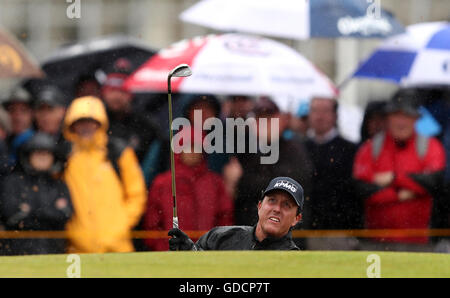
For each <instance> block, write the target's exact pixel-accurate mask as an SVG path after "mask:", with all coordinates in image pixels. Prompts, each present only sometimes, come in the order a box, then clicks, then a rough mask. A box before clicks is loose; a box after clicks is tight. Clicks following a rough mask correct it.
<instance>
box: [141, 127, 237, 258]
mask: <svg viewBox="0 0 450 298" xmlns="http://www.w3.org/2000/svg"><path fill="white" fill-rule="evenodd" d="M179 134H180V136H181V137H180V139H181V142H180V143H181V145H183V144H185V143H184V142H185V141H186V139H187V138H189V139H190V140H191V141H190V143H191V144H192V148H187V149H191V150H185V151H188V152H181V153H178V154H174V159H175V170H176V171H175V173H176V174H175V179H176V195H177V210H178V211H177V212H178V218H179V225H180V227H182V228H183V229H185V230H209V229H212V228H213V227H215V226H217V225H232V224H233V201H232V199H231V197H230V196H229V195H228V193H227V191H226V189H225V184H224V181H223V179H222V177H221V176H220V175H218V174H217V173H214V172H212V171H210V170H208V166H207V163H206V156H205V154H204V153H195V152H194V150H192V149H193V147H194V146H196V145H197V146H200V148H201V146H202V143H203V136H204V134H203V136H202V133H197V134H196V133H194V129H193V128H191V127H186V128H183V129H182V130H181V131H180V132H179ZM147 202H148V205H147V211H146V214H145V219H144V227H145V228H146V229H147V230H161V231H167V230H169V229H171V228H172V215H173V213H172V212H173V205H172V202H173V200H172V189H171V172H170V171H167V172H165V173H162V174H160V175H158V176H157V177H156V178H155V180H154V182H153V184H152V186H151V188H150V191H149V195H148V201H147ZM145 243H146V245H147V246H148V248H149V249H150V250H168V249H169V246H168V243H167V241H166V240H165V239H146V240H145Z"/></svg>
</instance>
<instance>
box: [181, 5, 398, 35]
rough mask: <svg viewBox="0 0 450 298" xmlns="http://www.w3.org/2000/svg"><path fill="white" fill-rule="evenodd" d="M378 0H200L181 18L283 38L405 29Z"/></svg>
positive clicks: (205, 24)
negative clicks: (382, 7)
mask: <svg viewBox="0 0 450 298" xmlns="http://www.w3.org/2000/svg"><path fill="white" fill-rule="evenodd" d="M380 2H381V1H380V0H309V1H308V0H202V1H200V2H198V3H196V4H195V5H193V6H192V7H190V8H188V9H187V10H185V11H184V12H183V13H182V14H181V15H180V18H181V20H183V21H185V22H188V23H193V24H197V25H201V26H205V27H209V28H213V29H216V30H221V31H226V32H242V33H251V34H261V35H268V36H273V37H281V38H287V39H309V38H311V37H326V38H335V37H356V38H384V37H388V36H391V35H395V34H399V33H402V32H404V28H403V26H402V25H401V24H400V23H399V22H398V21H397V20H396V19H395V18H394V17H393V16H392V14H390V13H389V12H387V11H385V10H383V9H381V6H380Z"/></svg>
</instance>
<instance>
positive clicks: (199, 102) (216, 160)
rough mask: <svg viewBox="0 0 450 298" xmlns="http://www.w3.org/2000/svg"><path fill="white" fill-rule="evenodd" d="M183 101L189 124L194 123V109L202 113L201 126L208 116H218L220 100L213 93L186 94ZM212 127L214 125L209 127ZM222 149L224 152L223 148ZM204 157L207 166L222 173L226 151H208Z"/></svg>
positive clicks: (225, 162)
mask: <svg viewBox="0 0 450 298" xmlns="http://www.w3.org/2000/svg"><path fill="white" fill-rule="evenodd" d="M183 103H184V106H183V116H184V117H185V118H187V119H189V121H190V123H191V125H194V123H195V119H194V116H195V111H197V113H198V112H201V113H202V114H201V115H202V122H201V123H198V125H201V127H202V128H203V126H204V125H205V122H206V121H207V120H208V119H209V118H220V113H221V106H220V102H219V99H217V97H216V96H214V95H210V94H209V95H188V96H185V97H184V98H183ZM224 126H225V125H224ZM213 128H214V127H212V128H211V129H213ZM209 131H210V130H206V133H208V132H209ZM224 142H225V138H224ZM223 149H224V152H225V148H223ZM206 158H207V164H208V168H209V169H211V170H213V171H215V172H216V173H219V174H222V172H223V168H224V166H225V165H226V164H227V163H228V161H229V158H228V154H226V153H218V152H213V153H209V154H208V155H207V156H206Z"/></svg>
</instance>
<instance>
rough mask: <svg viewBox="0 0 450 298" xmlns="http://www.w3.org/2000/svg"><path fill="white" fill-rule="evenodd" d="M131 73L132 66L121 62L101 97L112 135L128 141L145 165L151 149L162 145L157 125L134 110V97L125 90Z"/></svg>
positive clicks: (109, 73)
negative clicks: (124, 84)
mask: <svg viewBox="0 0 450 298" xmlns="http://www.w3.org/2000/svg"><path fill="white" fill-rule="evenodd" d="M130 72H131V64H130V62H129V61H128V60H127V59H125V58H120V59H118V60H117V61H116V62H115V64H114V67H113V69H112V70H110V71H109V72H108V73H107V76H106V79H105V81H104V82H103V85H102V89H101V94H102V100H103V102H104V103H105V106H106V110H107V113H108V118H109V121H110V126H109V130H108V134H109V135H111V136H113V137H117V138H121V139H123V140H125V141H126V142H127V143H128V145H129V146H130V147H131V148H133V149H134V150H135V152H136V155H137V157H138V160H139V162H143V161H144V159H145V158H146V157H147V155H148V154H150V151H151V149H152V148H151V146H152V145H156V143H155V144H154V143H153V142H154V141H157V143H160V142H161V141H160V139H159V136H158V133H157V128H156V126H155V124H154V123H153V122H152V121H151V119H150V118H149V117H148V116H147V115H146V114H143V113H140V112H138V111H134V110H133V106H132V101H133V94H131V93H130V92H129V91H127V90H125V89H124V88H123V83H124V82H125V79H126V78H127V76H128V75H129V73H130ZM159 146H160V144H159Z"/></svg>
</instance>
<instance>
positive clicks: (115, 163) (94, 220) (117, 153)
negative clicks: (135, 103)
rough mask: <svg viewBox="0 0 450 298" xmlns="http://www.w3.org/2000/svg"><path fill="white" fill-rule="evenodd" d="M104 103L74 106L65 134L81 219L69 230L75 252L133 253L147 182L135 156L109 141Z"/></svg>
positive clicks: (91, 100) (89, 100) (68, 175)
mask: <svg viewBox="0 0 450 298" xmlns="http://www.w3.org/2000/svg"><path fill="white" fill-rule="evenodd" d="M107 130H108V118H107V115H106V111H105V107H104V105H103V103H102V102H101V100H100V99H98V98H95V97H82V98H78V99H75V100H74V101H73V102H72V104H71V105H70V106H69V108H68V110H67V113H66V117H65V119H64V135H65V137H66V139H67V140H68V141H70V142H72V152H71V155H70V156H69V160H68V162H67V166H66V169H65V173H64V178H65V181H66V183H67V185H68V187H69V190H70V193H71V196H72V202H73V205H74V209H75V215H74V217H73V218H72V219H71V220H70V222H69V223H68V226H67V232H68V234H69V238H70V244H71V251H74V252H96V253H104V252H129V251H133V250H134V249H133V245H132V242H131V235H130V231H131V229H132V228H133V227H134V226H135V225H136V224H137V223H138V221H139V219H140V217H141V215H142V213H143V211H144V208H145V200H146V197H145V195H146V194H145V192H146V191H145V183H144V179H143V176H142V171H141V169H140V167H139V164H138V161H137V158H136V155H135V153H134V151H133V150H132V149H131V148H130V147H128V146H126V144H124V142H121V140H120V139H119V140H118V139H115V138H111V137H108V135H107Z"/></svg>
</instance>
